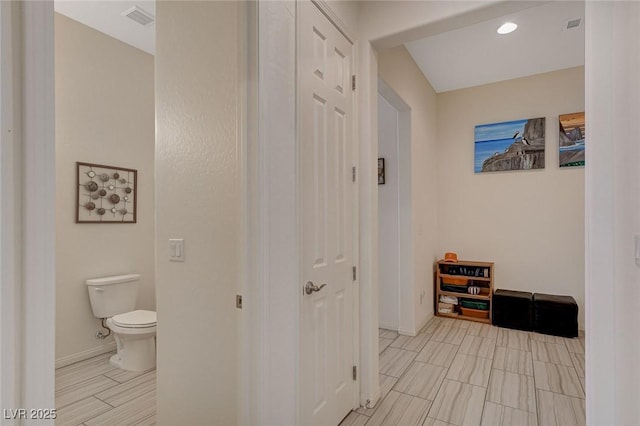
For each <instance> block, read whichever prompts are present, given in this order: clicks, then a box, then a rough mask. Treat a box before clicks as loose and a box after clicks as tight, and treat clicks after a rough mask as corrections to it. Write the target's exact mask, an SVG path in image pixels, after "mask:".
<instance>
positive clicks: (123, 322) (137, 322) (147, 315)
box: [111, 310, 156, 328]
mask: <svg viewBox="0 0 640 426" xmlns="http://www.w3.org/2000/svg"><path fill="white" fill-rule="evenodd" d="M111 320H112V321H113V323H114V324H115V325H118V326H120V327H129V328H142V327H152V326H154V325H156V313H155V312H154V311H143V310H139V311H131V312H127V313H125V314H120V315H115V316H114V317H113V318H111Z"/></svg>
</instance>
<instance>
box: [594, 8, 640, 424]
mask: <svg viewBox="0 0 640 426" xmlns="http://www.w3.org/2000/svg"><path fill="white" fill-rule="evenodd" d="M639 21H640V4H639V3H637V2H587V3H586V16H585V22H586V23H587V24H586V27H585V31H586V55H585V57H586V64H585V67H586V70H587V73H586V93H587V96H586V114H587V120H588V126H589V128H588V129H589V130H588V135H587V141H588V143H589V147H588V149H587V152H586V155H587V158H586V162H587V166H586V203H585V204H586V227H585V228H586V264H585V273H586V293H587V301H586V304H587V310H588V315H587V324H586V325H587V327H586V332H587V335H586V378H587V389H586V395H587V424H588V425H590V426H598V425H603V424H608V425H631V424H637V423H638V418H639V417H640V403H639V402H640V400H639V398H638V395H639V394H640V393H639V390H640V385H639V383H640V369H638V367H637V363H638V359H640V339H638V337H639V336H640V334H639V332H638V324H639V323H640V310H639V309H638V306H637V304H638V301H639V300H640V267H639V266H638V265H636V264H635V262H634V239H633V237H634V235H637V234H640V179H639V178H640V176H639V171H640V168H638V164H640V146H639V145H638V136H637V131H636V128H637V126H638V119H639V118H640V96H639V94H640V82H639V80H638V75H640V28H639V27H638V22H639ZM605 366H606V368H603V367H605Z"/></svg>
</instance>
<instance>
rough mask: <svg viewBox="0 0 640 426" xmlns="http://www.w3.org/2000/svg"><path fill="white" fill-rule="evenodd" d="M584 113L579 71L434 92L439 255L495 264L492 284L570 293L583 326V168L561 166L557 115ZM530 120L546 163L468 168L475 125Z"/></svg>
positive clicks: (582, 72)
mask: <svg viewBox="0 0 640 426" xmlns="http://www.w3.org/2000/svg"><path fill="white" fill-rule="evenodd" d="M580 111H584V67H578V68H570V69H567V70H562V71H555V72H551V73H545V74H539V75H536V76H531V77H526V78H519V79H514V80H509V81H504V82H500V83H493V84H487V85H484V86H479V87H475V88H469V89H462V90H457V91H452V92H447V93H441V94H439V95H438V140H439V146H438V148H439V149H438V182H440V186H439V191H438V198H437V199H438V202H437V203H438V213H439V214H438V218H439V221H438V223H439V239H438V241H439V242H438V253H441V255H442V253H444V252H446V251H453V252H456V253H458V257H459V258H461V259H468V260H480V261H490V262H495V264H496V265H495V281H494V286H495V288H504V289H511V290H525V291H531V292H540V293H551V294H566V295H570V296H573V297H574V298H575V299H576V301H577V302H578V305H579V308H580V313H579V323H580V328H581V329H584V169H583V168H563V169H560V168H559V167H558V115H559V114H567V113H572V112H580ZM535 117H546V153H545V169H542V170H531V171H519V172H494V173H484V174H475V173H474V169H473V159H474V144H473V141H474V126H475V125H477V124H486V123H495V122H500V121H507V120H514V119H520V118H535ZM589 126H590V124H589V122H587V137H590V136H589V129H590V127H589Z"/></svg>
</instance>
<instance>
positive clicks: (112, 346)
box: [56, 342, 116, 368]
mask: <svg viewBox="0 0 640 426" xmlns="http://www.w3.org/2000/svg"><path fill="white" fill-rule="evenodd" d="M115 350H116V342H109V343H107V344H105V345H103V346H98V347H96V348H91V349H87V350H86V351H82V352H78V353H75V354H71V355H67V356H63V357H62V358H58V359H56V368H60V367H65V366H67V365H71V364H75V363H76V362H80V361H84V360H85V359H89V358H93V357H94V356H98V355H102V354H106V353H107V352H111V351H115Z"/></svg>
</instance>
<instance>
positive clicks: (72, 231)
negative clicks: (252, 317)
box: [51, 14, 155, 365]
mask: <svg viewBox="0 0 640 426" xmlns="http://www.w3.org/2000/svg"><path fill="white" fill-rule="evenodd" d="M55 49H56V50H55V58H56V62H55V65H56V68H55V71H56V73H55V77H56V78H55V82H56V205H55V213H56V215H55V216H56V312H57V315H56V360H57V361H58V364H59V365H60V364H61V363H62V364H65V363H69V362H75V361H78V360H79V359H82V357H83V356H85V357H89V356H93V355H96V354H97V353H100V352H101V351H104V350H107V349H113V337H109V338H107V339H105V340H98V339H96V338H95V333H96V332H97V331H99V330H101V327H100V320H99V319H98V318H95V317H94V316H93V312H92V311H91V306H90V304H89V297H88V293H87V288H86V285H85V281H86V280H87V279H88V278H95V277H102V276H107V275H120V274H126V273H139V274H141V276H142V278H141V281H140V292H139V296H138V307H139V308H141V309H149V310H155V289H154V247H155V246H154V222H155V212H154V161H153V159H154V149H155V148H154V144H155V117H154V86H153V81H154V64H153V62H154V59H153V56H151V55H149V54H148V53H145V52H143V51H141V50H138V49H136V48H134V47H131V46H129V45H127V44H124V43H122V42H120V41H118V40H116V39H114V38H111V37H109V36H107V35H105V34H103V33H101V32H98V31H96V30H94V29H92V28H89V27H87V26H85V25H83V24H80V23H79V22H77V21H74V20H71V19H69V18H67V17H66V16H63V15H59V14H56V15H55ZM76 161H82V162H89V163H98V164H106V165H114V166H120V167H127V168H132V169H137V170H138V192H137V197H138V202H137V208H138V214H137V223H136V224H76V223H75V215H76V213H75V208H76V207H75V206H76V204H77V200H76ZM51 213H52V214H53V211H52V212H51Z"/></svg>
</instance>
